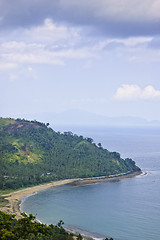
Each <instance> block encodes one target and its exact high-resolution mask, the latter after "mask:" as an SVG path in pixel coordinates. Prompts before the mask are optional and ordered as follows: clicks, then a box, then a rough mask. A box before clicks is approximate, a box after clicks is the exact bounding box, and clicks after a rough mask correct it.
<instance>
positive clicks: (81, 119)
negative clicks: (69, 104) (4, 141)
mask: <svg viewBox="0 0 160 240" xmlns="http://www.w3.org/2000/svg"><path fill="white" fill-rule="evenodd" d="M25 117H26V118H28V119H39V120H40V121H43V122H50V123H51V124H54V125H81V126H82V125H89V126H91V125H92V126H97V125H98V126H100V125H102V126H160V121H158V120H157V121H147V120H146V119H144V118H140V117H133V116H119V117H107V116H104V115H98V114H95V113H90V112H87V111H82V110H75V109H72V110H68V111H64V112H61V113H54V112H46V113H38V114H27V115H26V116H25Z"/></svg>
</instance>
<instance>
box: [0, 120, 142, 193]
mask: <svg viewBox="0 0 160 240" xmlns="http://www.w3.org/2000/svg"><path fill="white" fill-rule="evenodd" d="M128 171H132V172H134V171H140V169H139V168H138V167H137V166H136V165H135V162H134V161H132V160H131V159H125V160H123V159H122V158H121V157H120V154H119V153H116V152H109V151H108V150H106V149H104V148H102V146H101V144H98V145H96V144H95V143H94V142H93V140H92V139H91V138H84V137H83V136H77V135H75V134H73V133H71V132H64V133H63V134H62V133H59V132H55V131H53V130H52V129H51V128H50V127H49V124H44V123H40V122H37V121H27V120H24V119H23V120H21V119H17V120H14V119H8V118H0V189H8V188H11V189H17V188H20V187H24V186H31V185H35V184H40V183H44V182H49V181H52V180H58V179H66V178H79V177H82V178H85V177H93V176H104V175H105V176H108V175H111V174H118V173H123V172H128Z"/></svg>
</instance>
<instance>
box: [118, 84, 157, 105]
mask: <svg viewBox="0 0 160 240" xmlns="http://www.w3.org/2000/svg"><path fill="white" fill-rule="evenodd" d="M114 98H115V99H117V100H120V101H128V100H139V99H146V100H147V99H155V98H160V90H156V89H155V88H154V87H153V86H151V85H149V86H147V87H145V88H144V89H141V88H140V87H139V86H138V85H129V84H123V85H122V86H121V87H120V88H118V89H117V91H116V93H115V95H114Z"/></svg>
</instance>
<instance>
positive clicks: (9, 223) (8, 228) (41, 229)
mask: <svg viewBox="0 0 160 240" xmlns="http://www.w3.org/2000/svg"><path fill="white" fill-rule="evenodd" d="M22 216H23V217H22V218H21V219H19V220H16V219H15V215H12V214H6V213H3V212H0V239H2V240H8V239H10V240H18V239H19V240H25V239H26V240H33V239H34V240H52V239H54V240H73V234H72V233H68V232H67V231H66V230H65V229H64V228H63V227H62V224H63V222H62V221H60V222H59V223H58V224H57V225H55V226H54V225H52V224H51V225H49V226H47V225H45V224H42V223H39V222H37V221H35V217H34V216H33V215H32V214H30V215H29V216H27V215H26V214H25V213H22ZM76 239H77V240H81V239H82V236H81V235H78V236H77V237H76Z"/></svg>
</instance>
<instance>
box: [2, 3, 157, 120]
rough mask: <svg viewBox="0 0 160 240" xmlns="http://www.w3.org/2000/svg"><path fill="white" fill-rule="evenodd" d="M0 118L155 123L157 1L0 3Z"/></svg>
mask: <svg viewBox="0 0 160 240" xmlns="http://www.w3.org/2000/svg"><path fill="white" fill-rule="evenodd" d="M0 86H1V87H0V110H1V116H3V117H4V116H5V117H12V116H14V117H19V116H20V117H23V115H26V114H33V113H34V114H36V113H37V114H38V113H41V112H42V113H43V112H57V113H58V112H63V111H66V110H70V109H79V110H85V111H89V112H92V113H96V114H100V115H105V116H111V117H113V116H136V117H143V118H146V119H148V120H153V119H157V120H160V111H159V106H160V0H145V1H144V0H135V1H131V0H81V1H79V0H38V1H37V0H23V1H22V0H13V1H12V4H11V1H9V0H0Z"/></svg>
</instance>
